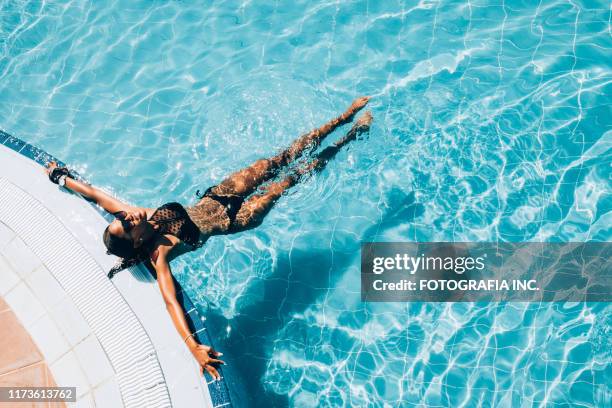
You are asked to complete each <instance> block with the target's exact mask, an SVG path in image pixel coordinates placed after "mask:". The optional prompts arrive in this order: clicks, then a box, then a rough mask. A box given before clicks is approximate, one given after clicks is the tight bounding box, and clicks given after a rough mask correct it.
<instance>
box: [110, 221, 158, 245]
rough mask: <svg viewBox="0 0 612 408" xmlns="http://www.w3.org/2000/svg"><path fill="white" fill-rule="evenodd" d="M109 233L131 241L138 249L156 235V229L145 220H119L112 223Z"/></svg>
mask: <svg viewBox="0 0 612 408" xmlns="http://www.w3.org/2000/svg"><path fill="white" fill-rule="evenodd" d="M108 232H109V233H111V234H112V235H115V236H118V237H121V238H124V239H129V240H131V241H132V242H133V243H134V248H138V247H140V246H141V245H142V244H143V243H144V242H147V240H149V239H150V238H151V237H152V236H153V235H154V234H155V228H154V227H153V226H152V225H151V224H150V223H148V222H147V221H146V220H143V219H136V220H133V219H129V220H126V219H121V218H118V219H116V220H114V221H113V222H111V223H110V225H109V226H108Z"/></svg>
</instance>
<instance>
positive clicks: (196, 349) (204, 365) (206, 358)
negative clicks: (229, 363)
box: [191, 344, 225, 380]
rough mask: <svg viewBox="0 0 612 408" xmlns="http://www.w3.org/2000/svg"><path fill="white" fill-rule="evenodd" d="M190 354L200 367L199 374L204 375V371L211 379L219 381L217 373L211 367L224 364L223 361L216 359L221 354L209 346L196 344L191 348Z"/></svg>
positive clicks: (219, 377)
mask: <svg viewBox="0 0 612 408" xmlns="http://www.w3.org/2000/svg"><path fill="white" fill-rule="evenodd" d="M191 354H193V356H194V357H195V359H196V360H197V362H198V364H199V365H200V372H201V373H202V374H204V370H206V371H207V372H208V374H210V376H211V377H212V378H213V379H215V380H220V379H221V376H220V375H219V372H218V371H217V369H216V368H215V367H213V364H214V365H216V364H225V362H224V361H222V360H219V359H217V357H221V356H222V355H223V354H222V353H219V352H218V351H216V350H215V349H213V348H212V347H210V346H205V345H203V344H196V345H195V346H193V347H192V348H191Z"/></svg>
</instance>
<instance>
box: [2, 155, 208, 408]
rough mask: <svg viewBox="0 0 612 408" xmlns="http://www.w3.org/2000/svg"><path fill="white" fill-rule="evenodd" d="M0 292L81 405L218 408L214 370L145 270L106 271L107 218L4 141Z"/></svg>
mask: <svg viewBox="0 0 612 408" xmlns="http://www.w3.org/2000/svg"><path fill="white" fill-rule="evenodd" d="M0 163H2V167H3V174H2V175H1V176H0V276H1V279H0V295H2V296H4V297H5V299H6V301H7V303H9V305H10V306H11V307H12V309H13V310H14V312H15V313H16V315H17V317H18V318H19V319H20V320H21V321H22V323H23V324H24V326H25V327H26V328H27V329H28V331H29V332H30V334H31V335H32V337H33V339H34V341H35V342H36V344H37V346H38V347H39V348H40V350H41V351H42V353H43V355H44V356H45V359H46V360H47V362H48V364H49V366H50V369H51V372H52V374H53V375H54V377H55V379H56V382H57V383H58V385H60V386H75V385H76V386H77V387H78V388H79V389H78V390H77V395H78V397H79V398H78V402H77V403H76V404H73V405H74V406H79V407H80V406H83V407H86V406H98V407H104V408H106V407H110V406H112V407H115V406H125V407H147V408H148V407H170V406H174V407H212V406H213V403H212V400H211V397H210V393H209V391H208V387H207V383H206V378H204V377H202V376H200V374H199V368H198V366H197V364H196V362H195V360H194V359H193V357H192V356H191V354H190V352H189V350H188V349H187V347H186V346H185V343H184V341H183V339H181V338H180V337H179V335H178V333H177V332H176V330H175V328H174V326H173V324H172V321H171V320H170V317H169V315H168V313H167V311H166V307H165V304H164V302H163V300H162V297H161V294H160V293H159V289H158V286H157V284H156V282H155V280H153V279H152V278H150V277H149V276H148V275H147V273H146V271H142V270H138V269H137V270H133V271H131V272H132V273H130V272H123V273H120V274H118V275H117V276H116V277H115V278H114V279H113V280H112V281H111V280H109V279H108V278H107V276H106V272H107V271H108V269H110V267H111V266H112V265H113V264H114V262H115V258H114V257H111V256H108V255H106V253H105V249H104V245H103V243H102V231H103V230H104V228H105V226H106V221H105V220H104V219H103V218H102V216H101V215H100V214H99V213H98V212H97V211H96V210H95V209H94V208H93V207H92V206H90V205H88V204H87V203H86V202H85V201H84V200H83V199H82V198H80V197H78V196H76V195H74V194H70V193H67V192H66V191H65V190H62V189H61V188H59V187H58V186H56V185H54V184H52V183H50V182H49V180H48V179H47V177H46V176H45V175H44V173H43V171H42V168H41V167H40V165H38V164H37V163H36V162H34V161H32V160H29V159H27V158H25V157H23V156H21V155H20V154H18V153H16V152H14V151H13V150H11V149H9V148H7V147H5V146H2V145H0Z"/></svg>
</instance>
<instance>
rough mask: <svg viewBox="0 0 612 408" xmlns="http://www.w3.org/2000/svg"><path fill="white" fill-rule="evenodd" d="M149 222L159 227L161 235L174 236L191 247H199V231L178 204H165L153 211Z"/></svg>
mask: <svg viewBox="0 0 612 408" xmlns="http://www.w3.org/2000/svg"><path fill="white" fill-rule="evenodd" d="M149 221H154V222H155V223H156V224H157V225H159V232H160V233H161V234H170V235H174V236H175V237H177V238H178V239H180V240H181V241H183V242H185V243H186V244H189V245H191V246H193V247H199V246H201V244H200V230H199V229H198V227H197V225H195V224H194V222H193V221H192V220H191V218H189V214H187V211H185V208H184V207H183V206H182V205H180V204H179V203H166V204H164V205H162V206H161V207H159V208H158V209H156V210H155V212H154V213H153V215H151V218H149Z"/></svg>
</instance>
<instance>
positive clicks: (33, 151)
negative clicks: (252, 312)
mask: <svg viewBox="0 0 612 408" xmlns="http://www.w3.org/2000/svg"><path fill="white" fill-rule="evenodd" d="M0 145H4V146H6V147H8V148H10V149H12V150H14V151H15V152H17V153H19V154H21V155H22V156H25V157H27V158H28V159H31V160H34V161H35V162H36V163H38V164H40V165H41V166H44V165H46V164H47V163H48V162H50V161H55V162H57V163H58V165H60V166H65V165H66V164H65V163H64V162H62V161H61V160H58V159H56V158H55V157H53V156H52V155H50V154H49V153H47V152H45V151H44V150H41V149H39V148H37V147H35V146H32V145H31V144H29V143H26V142H24V141H23V140H21V139H19V138H17V137H15V136H11V135H9V134H8V133H6V132H4V131H2V130H0ZM73 173H75V172H74V171H73ZM75 176H76V178H77V179H79V180H82V181H85V180H84V179H83V178H82V177H81V176H80V175H79V174H76V173H75ZM90 204H91V205H92V206H93V207H94V208H95V209H96V211H98V213H100V215H102V216H103V217H104V219H106V220H107V221H109V222H110V221H112V220H113V216H112V215H111V214H108V213H106V212H105V211H104V210H102V209H101V208H100V207H98V206H97V205H95V204H93V203H90ZM141 268H144V267H142V266H141ZM144 269H146V268H144ZM174 283H175V285H176V286H177V291H176V292H177V299H178V300H179V302H180V303H181V305H182V307H183V310H185V312H186V316H185V317H186V318H187V322H188V323H189V326H190V327H191V330H192V332H193V333H196V335H195V337H196V339H197V340H198V342H199V343H201V344H208V345H212V344H213V343H212V339H211V337H210V335H209V334H208V330H207V329H206V326H205V324H204V321H205V318H204V317H203V316H201V314H200V313H199V312H198V309H197V308H196V307H195V305H194V304H193V302H192V301H191V299H190V298H189V296H187V294H186V293H184V292H183V287H182V286H181V284H180V283H179V282H177V281H176V280H175V281H174ZM217 370H218V371H219V374H220V375H221V380H220V381H212V380H211V379H210V378H209V377H204V379H205V380H206V382H207V383H208V391H209V393H210V397H211V399H212V403H213V408H218V407H228V408H229V407H231V406H232V402H231V399H230V394H229V389H228V387H227V383H226V382H225V380H224V375H223V369H222V368H221V367H219V368H217Z"/></svg>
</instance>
